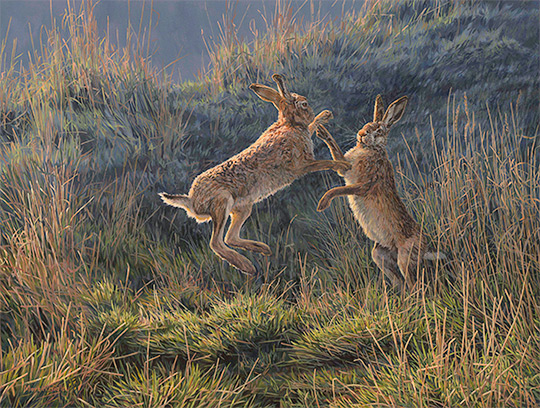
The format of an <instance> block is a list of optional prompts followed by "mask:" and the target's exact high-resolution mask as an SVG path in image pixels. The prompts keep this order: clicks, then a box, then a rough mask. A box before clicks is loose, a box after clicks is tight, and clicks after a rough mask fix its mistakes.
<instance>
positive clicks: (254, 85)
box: [249, 84, 257, 90]
mask: <svg viewBox="0 0 540 408" xmlns="http://www.w3.org/2000/svg"><path fill="white" fill-rule="evenodd" d="M255 88H257V84H251V85H250V86H249V89H253V90H255Z"/></svg>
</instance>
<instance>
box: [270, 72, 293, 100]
mask: <svg viewBox="0 0 540 408" xmlns="http://www.w3.org/2000/svg"><path fill="white" fill-rule="evenodd" d="M272 79H273V80H274V82H275V83H276V84H277V86H278V89H279V93H280V94H281V96H283V97H284V98H285V99H290V98H291V93H290V92H289V90H288V89H287V87H286V86H285V80H284V79H283V77H282V76H281V75H279V74H274V75H272Z"/></svg>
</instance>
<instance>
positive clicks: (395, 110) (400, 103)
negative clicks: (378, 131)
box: [382, 96, 409, 127]
mask: <svg viewBox="0 0 540 408" xmlns="http://www.w3.org/2000/svg"><path fill="white" fill-rule="evenodd" d="M408 100H409V98H407V97H406V96H402V97H401V98H399V99H398V100H396V101H394V102H393V103H392V104H391V105H390V106H389V107H388V109H387V110H386V113H385V114H384V117H383V119H382V121H383V122H384V123H386V126H388V127H390V126H392V125H393V124H395V123H396V122H397V121H398V120H400V119H401V117H402V116H403V113H404V112H405V106H407V102H408Z"/></svg>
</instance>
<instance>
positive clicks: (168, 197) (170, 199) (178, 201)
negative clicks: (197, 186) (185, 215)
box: [159, 193, 191, 211]
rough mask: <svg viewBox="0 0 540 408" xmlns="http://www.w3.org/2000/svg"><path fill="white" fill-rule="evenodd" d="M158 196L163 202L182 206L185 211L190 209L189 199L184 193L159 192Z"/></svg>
mask: <svg viewBox="0 0 540 408" xmlns="http://www.w3.org/2000/svg"><path fill="white" fill-rule="evenodd" d="M159 196H160V197H161V199H162V200H163V201H164V202H165V204H169V205H172V206H173V207H179V208H183V209H184V210H186V211H191V200H190V199H189V197H188V196H187V195H185V194H168V193H159Z"/></svg>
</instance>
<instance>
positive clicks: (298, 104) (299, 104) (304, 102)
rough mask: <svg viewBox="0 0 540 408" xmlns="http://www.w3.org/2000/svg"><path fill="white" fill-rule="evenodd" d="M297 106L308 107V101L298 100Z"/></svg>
mask: <svg viewBox="0 0 540 408" xmlns="http://www.w3.org/2000/svg"><path fill="white" fill-rule="evenodd" d="M296 106H297V107H299V108H302V109H307V107H308V103H307V101H297V102H296Z"/></svg>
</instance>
